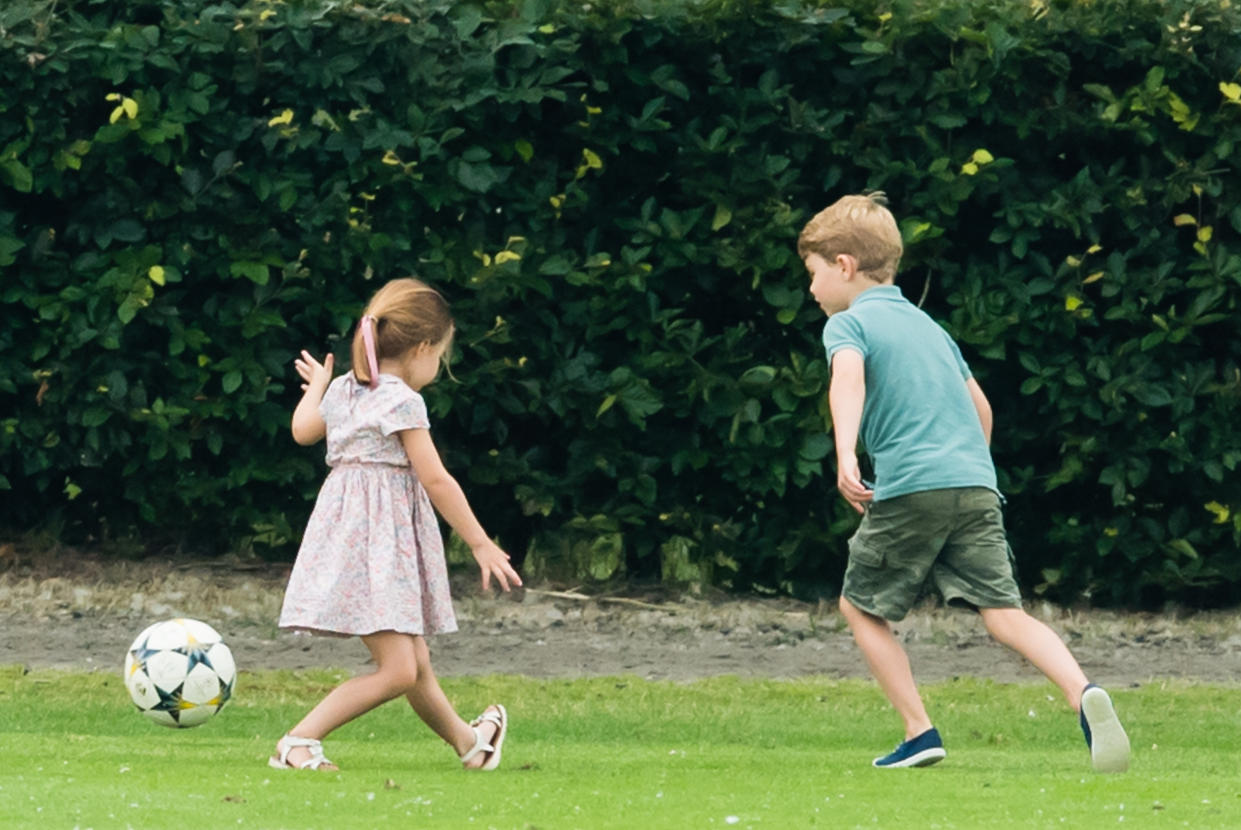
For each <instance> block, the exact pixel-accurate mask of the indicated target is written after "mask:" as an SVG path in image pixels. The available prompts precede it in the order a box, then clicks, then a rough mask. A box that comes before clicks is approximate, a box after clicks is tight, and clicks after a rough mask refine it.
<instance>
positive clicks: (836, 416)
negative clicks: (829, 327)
mask: <svg viewBox="0 0 1241 830" xmlns="http://www.w3.org/2000/svg"><path fill="white" fill-rule="evenodd" d="M827 401H828V406H830V407H831V410H832V429H833V431H834V432H835V434H836V464H837V472H836V487H837V488H838V489H839V490H840V494H841V495H842V496H844V497H845V500H846V501H848V502H849V504H851V505H853V509H854V510H856V511H857V512H859V513H861V512H862V510H863V508H862V505H863V504H865V503H866V502H868V501H870V500H871V499H872V498H874V495H875V493H874V491H873V490H870V489H869V488H868V487H867V486H866V485H865V484H863V483H862V471H861V468H860V467H858V461H857V438H858V430H859V429H860V428H861V425H862V405H863V404H864V403H865V402H866V364H865V362H864V360H863V358H862V355H861V354H860V353H859V352H856V351H854V350H853V349H841V350H840V351H838V352H836V354H834V355H832V383H831V386H829V387H828V392H827Z"/></svg>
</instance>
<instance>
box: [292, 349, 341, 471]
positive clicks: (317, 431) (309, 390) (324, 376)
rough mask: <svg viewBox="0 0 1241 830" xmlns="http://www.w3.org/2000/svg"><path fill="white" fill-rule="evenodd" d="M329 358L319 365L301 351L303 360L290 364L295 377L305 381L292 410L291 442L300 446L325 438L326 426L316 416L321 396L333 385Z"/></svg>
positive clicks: (330, 359)
mask: <svg viewBox="0 0 1241 830" xmlns="http://www.w3.org/2000/svg"><path fill="white" fill-rule="evenodd" d="M332 364H333V360H332V355H330V354H329V355H328V356H327V359H326V360H324V361H323V362H322V363H320V362H319V361H317V360H315V359H314V358H313V357H312V356H311V354H310V352H308V351H306V350H305V349H303V350H302V356H301V357H299V358H298V359H297V360H295V361H293V366H294V367H296V369H297V373H298V374H299V375H301V376H302V380H304V381H306V382H305V383H303V384H302V391H303V394H302V399H301V400H300V401H298V402H297V409H294V410H293V440H294V441H296V442H297V443H299V444H301V445H302V446H304V447H305V446H309V445H310V444H314V443H316V442H317V441H319V440H320V439H321V438H323V436H324V435H326V434H327V425H326V424H324V423H323V417H322V416H321V415H320V414H319V404H320V403H321V402H322V401H323V393H324V392H326V391H327V387H328V384H329V383H331V382H332Z"/></svg>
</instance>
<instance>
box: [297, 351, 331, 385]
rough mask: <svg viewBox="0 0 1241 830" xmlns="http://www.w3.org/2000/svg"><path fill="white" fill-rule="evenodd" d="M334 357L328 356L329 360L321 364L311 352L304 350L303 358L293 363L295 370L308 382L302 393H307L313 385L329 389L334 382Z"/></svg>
mask: <svg viewBox="0 0 1241 830" xmlns="http://www.w3.org/2000/svg"><path fill="white" fill-rule="evenodd" d="M333 362H334V356H333V355H332V354H330V353H329V354H328V356H327V358H326V359H325V360H324V361H323V362H322V363H320V362H319V361H317V360H315V358H314V356H313V355H311V353H310V352H308V351H306V350H305V349H302V355H301V357H299V358H297V359H296V360H294V361H293V366H294V368H296V369H297V373H298V374H299V375H301V376H302V380H304V381H306V382H305V383H303V384H302V391H303V392H305V391H306V390H307V389H309V388H310V387H311V386H313V385H322V386H323V387H327V385H328V384H329V383H331V382H332V364H333Z"/></svg>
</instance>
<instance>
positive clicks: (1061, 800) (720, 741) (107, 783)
mask: <svg viewBox="0 0 1241 830" xmlns="http://www.w3.org/2000/svg"><path fill="white" fill-rule="evenodd" d="M118 674H119V673H118ZM340 679H342V676H341V675H338V674H335V673H332V672H328V671H319V672H311V673H290V672H270V673H259V674H246V673H243V674H242V675H241V678H240V680H239V684H238V689H237V695H236V697H235V698H234V700H233V702H231V703H230V704H229V705H228V706H227V707H226V708H225V709H224V711H223V712H221V714H220V715H219V716H217V717H216V718H215V720H213V721H212V722H210V723H208V724H206V725H205V726H202V727H200V728H198V729H190V730H184V731H173V730H167V729H164V728H161V727H159V726H156V725H154V724H151V723H150V722H148V721H147V720H146V719H144V718H142V717H141V716H140V715H139V714H138V713H137V711H136V710H134V709H133V708H132V707H131V705H130V704H129V701H128V697H127V696H126V693H125V690H124V688H123V686H122V684H121V681H120V678H119V676H117V675H112V674H100V673H94V674H70V673H62V672H51V671H42V672H33V673H29V674H23V671H22V669H21V668H20V667H0V751H2V755H0V758H2V760H0V826H2V827H4V828H26V827H29V828H40V830H43V828H62V827H63V828H74V827H77V828H88V827H93V828H98V829H99V830H104V828H124V827H133V828H178V827H204V828H222V827H234V826H237V827H251V828H255V827H257V828H376V827H394V826H400V827H420V828H421V827H479V828H485V827H495V828H577V827H581V828H611V827H618V828H619V827H625V828H647V827H653V828H664V827H667V828H695V827H704V828H709V827H757V828H762V827H767V828H797V827H832V828H850V827H866V828H876V827H878V828H994V827H1057V828H1064V827H1072V828H1083V827H1090V828H1094V827H1109V826H1116V825H1119V826H1122V827H1195V828H1229V827H1241V777H1239V776H1238V774H1237V769H1238V766H1237V763H1238V755H1237V751H1236V741H1237V737H1238V735H1241V714H1239V712H1241V705H1239V704H1241V689H1238V688H1236V687H1221V686H1201V685H1190V684H1185V683H1174V682H1168V683H1166V684H1147V685H1145V686H1143V687H1141V688H1137V689H1122V690H1113V697H1114V699H1115V701H1116V705H1117V709H1118V711H1119V712H1120V715H1121V717H1122V719H1123V720H1124V722H1125V724H1126V726H1127V728H1128V729H1129V733H1130V736H1131V737H1132V739H1133V745H1134V758H1133V765H1132V768H1131V770H1130V772H1129V773H1128V774H1125V775H1118V776H1101V775H1096V774H1094V773H1092V772H1091V771H1090V766H1089V761H1088V758H1087V753H1086V749H1085V745H1084V743H1083V741H1082V738H1081V733H1080V731H1079V730H1078V727H1077V724H1076V720H1075V718H1074V717H1073V716H1072V715H1071V714H1070V713H1069V712H1068V710H1067V709H1066V707H1065V706H1064V704H1063V703H1062V702H1061V701H1060V700H1059V699H1058V698H1053V697H1051V695H1052V694H1053V689H1052V687H1050V686H1042V685H1038V686H1033V685H997V684H992V683H988V682H982V681H976V680H960V681H954V682H951V683H945V684H939V685H934V686H928V687H926V688H925V689H924V691H925V695H926V698H927V702H928V705H929V707H930V709H931V711H932V713H933V715H934V716H935V718H936V723H937V726H939V728H940V731H941V732H943V733H944V738H945V742H946V744H947V747H948V752H949V755H948V758H947V759H946V760H945V761H944V762H942V763H941V764H939V765H938V766H935V767H931V768H927V769H921V770H899V771H887V770H885V771H880V770H874V769H871V768H870V767H869V763H870V759H871V757H873V756H874V755H876V754H880V753H881V752H883V751H886V750H888V749H890V748H891V746H892V745H893V744H894V743H895V742H896V740H897V738H899V737H900V736H899V733H898V728H899V727H898V723H897V721H896V718H895V716H894V715H892V713H891V712H890V710H888V708H887V707H886V705H885V703H884V702H883V700H882V699H881V696H880V693H879V692H878V691H877V689H876V688H874V687H873V686H872V685H871V684H868V683H863V682H858V681H847V682H840V681H834V680H830V679H811V680H797V681H749V680H738V679H735V678H715V679H710V680H702V681H698V682H695V683H691V684H685V685H679V684H673V683H656V682H648V681H644V680H641V679H638V678H634V677H614V678H602V679H600V678H595V679H585V680H531V679H526V678H522V677H516V676H490V677H484V678H462V679H455V680H454V679H451V678H450V679H446V680H444V686H445V689H446V690H447V692H448V693H449V696H450V697H451V698H452V699H453V700H454V701H455V702H456V703H457V704H458V706H459V707H460V709H461V710H462V712H463V713H464V714H466V715H467V716H472V715H474V714H476V713H477V712H478V711H481V709H482V708H483V707H484V706H485V705H486V704H487V703H489V702H491V701H493V700H498V701H501V702H503V703H505V704H506V705H507V706H508V708H509V711H510V716H511V718H512V727H511V732H510V737H509V740H508V742H507V743H506V744H505V751H504V764H503V766H502V767H501V769H500V770H499V771H497V772H495V773H490V774H477V773H475V774H467V773H464V772H463V771H462V770H461V769H460V768H459V765H458V764H457V762H456V759H455V757H454V755H453V754H452V752H451V750H449V749H448V747H447V746H446V745H444V744H442V743H441V742H440V741H439V740H438V738H436V737H435V736H434V735H432V734H431V732H430V731H429V730H428V729H426V727H424V726H423V725H422V724H421V722H420V721H418V720H417V719H416V718H415V717H414V716H413V715H412V713H411V712H410V710H409V709H408V707H407V706H405V705H404V704H403V702H394V703H389V704H387V705H386V706H384V707H381V708H380V709H379V710H377V711H375V712H372V713H371V714H369V715H366V716H364V717H363V718H361V719H359V720H358V721H355V722H354V723H352V724H350V725H348V726H346V727H344V728H343V729H341V730H340V731H339V732H338V733H336V734H335V735H333V736H331V738H330V739H329V741H328V742H327V745H326V746H327V749H328V753H329V755H330V757H332V758H333V759H334V760H335V761H337V762H338V763H339V764H340V765H341V766H342V771H341V772H340V773H335V774H310V773H294V772H281V771H278V770H270V769H268V768H267V766H266V763H265V761H266V758H267V756H268V754H270V752H271V749H272V745H273V744H274V742H275V740H276V738H278V737H279V736H280V734H281V733H282V731H283V730H284V729H285V728H287V727H288V726H289V725H290V724H292V723H293V722H295V721H296V720H297V719H298V718H299V717H300V715H301V714H302V712H303V710H304V709H306V708H307V707H308V706H309V705H310V704H312V703H313V702H314V701H315V700H316V699H317V696H318V695H319V694H321V693H322V692H324V691H326V689H328V688H330V687H331V686H332V685H334V684H335V683H336V682H339V680H340Z"/></svg>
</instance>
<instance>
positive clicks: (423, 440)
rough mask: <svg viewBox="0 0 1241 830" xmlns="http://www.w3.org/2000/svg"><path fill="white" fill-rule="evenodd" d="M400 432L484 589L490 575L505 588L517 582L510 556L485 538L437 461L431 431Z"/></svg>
mask: <svg viewBox="0 0 1241 830" xmlns="http://www.w3.org/2000/svg"><path fill="white" fill-rule="evenodd" d="M400 435H401V443H402V444H403V445H404V446H405V454H406V455H408V456H409V463H410V464H411V465H413V468H414V474H415V475H417V476H418V480H419V481H421V482H422V486H423V487H425V488H426V490H427V495H428V496H430V497H431V503H432V504H433V505H435V509H436V510H438V511H439V513H440V515H441V516H443V517H444V519H445V520H447V522H448V524H450V525H452V529H453V530H455V531H456V532H457V535H458V536H460V537H461V538H462V539H463V540H464V541H465V543H466V544H467V545H469V546H470V550H471V551H472V552H473V554H474V560H475V561H476V562H478V567H479V569H480V570H481V571H482V572H483V590H484V591H485V590H487V589H488V588H489V587H490V586H491V578H492V577H493V576H494V577H495V578H496V582H498V583H500V587H501V588H503V589H504V590H506V591H507V590H508V589H509V584H510V583H512V584H513V585H520V584H521V577H520V576H518V575H517V571H515V570H513V566H512V565H510V564H509V555H508V554H507V553H505V552H504V551H502V550H500V547H499V546H498V545H497V544H496V543H495V542H493V541H491V539H489V538H488V537H487V533H486V531H484V530H483V526H482V525H481V524H479V523H478V519H477V518H475V516H474V511H473V510H471V509H470V503H469V502H468V501H466V499H465V493H464V492H463V491H462V490H461V485H460V484H458V483H457V480H456V479H455V478H453V477H452V476H451V475H450V474H449V472H448V471H447V470H445V469H444V462H442V461H441V460H440V454H439V452H437V451H436V449H435V443H434V442H433V441H432V440H431V431H430V430H428V429H403V430H401V432H400Z"/></svg>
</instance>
